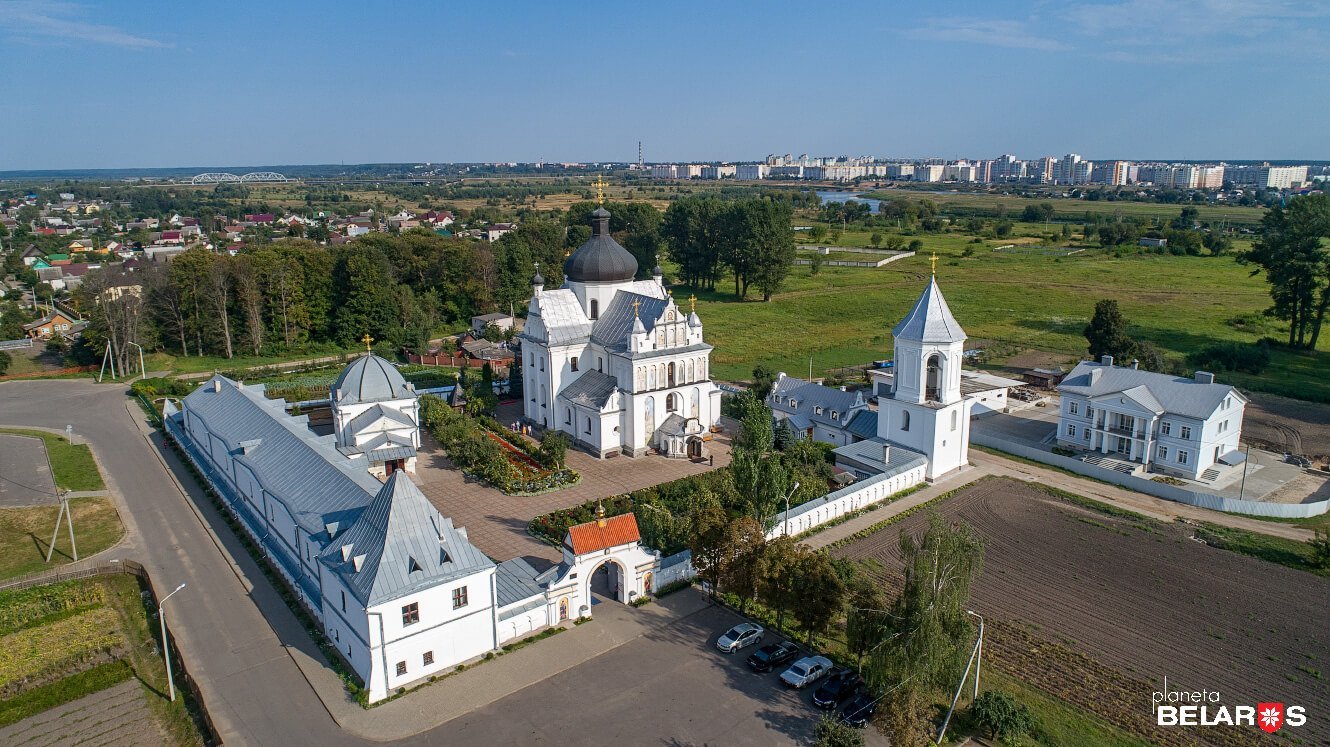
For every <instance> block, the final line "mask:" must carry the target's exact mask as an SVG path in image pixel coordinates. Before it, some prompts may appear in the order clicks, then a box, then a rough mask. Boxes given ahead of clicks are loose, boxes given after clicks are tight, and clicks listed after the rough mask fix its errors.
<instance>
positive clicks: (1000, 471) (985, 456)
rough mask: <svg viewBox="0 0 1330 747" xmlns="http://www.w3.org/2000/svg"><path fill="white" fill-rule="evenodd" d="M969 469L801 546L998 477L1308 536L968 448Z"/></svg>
mask: <svg viewBox="0 0 1330 747" xmlns="http://www.w3.org/2000/svg"><path fill="white" fill-rule="evenodd" d="M970 464H971V466H970V468H969V469H966V470H963V471H960V472H957V473H954V474H951V475H947V476H946V477H944V478H943V479H941V480H939V481H938V482H936V483H934V484H932V485H930V486H928V487H926V488H924V489H923V490H920V491H919V492H917V493H912V494H910V495H908V496H906V497H905V498H903V499H901V500H899V501H896V502H895V503H892V504H890V505H888V506H885V507H883V508H880V509H878V510H877V511H869V512H867V513H865V514H861V515H860V516H856V517H855V518H853V519H850V520H849V521H847V522H845V523H843V524H837V525H836V526H834V527H831V528H830V529H825V530H823V531H821V532H818V533H817V534H814V535H813V536H811V537H809V538H808V539H807V540H805V542H806V543H807V544H809V545H810V546H812V547H825V546H827V545H829V544H831V543H832V542H835V541H836V540H839V539H843V538H845V537H848V536H850V535H852V534H854V533H855V532H858V531H860V530H862V529H867V528H868V527H870V526H872V525H874V524H876V523H878V522H880V521H882V520H883V519H888V518H891V517H892V516H895V515H897V514H899V513H901V512H903V511H908V510H909V509H911V508H914V507H915V506H918V505H920V504H922V503H927V502H928V501H930V500H932V499H934V498H936V497H937V496H939V495H942V494H943V493H946V492H948V491H950V490H955V489H957V488H961V487H964V486H966V485H969V484H970V483H973V482H975V481H976V480H979V479H982V478H984V477H988V476H990V475H1002V476H1005V477H1014V478H1016V479H1018V480H1025V481H1027V482H1034V483H1038V484H1040V485H1047V486H1049V487H1054V488H1058V489H1060V490H1065V491H1067V492H1069V493H1075V494H1076V495H1080V496H1084V497H1086V498H1093V499H1095V500H1098V501H1103V502H1104V503H1108V504H1110V505H1113V506H1117V507H1119V508H1125V509H1127V510H1129V511H1135V512H1136V513H1139V514H1144V515H1145V516H1149V517H1151V518H1154V519H1158V520H1159V521H1170V522H1171V521H1176V520H1178V519H1187V520H1190V521H1206V522H1210V523H1211V524H1219V525H1221V526H1227V527H1233V528H1235V529H1245V530H1247V531H1251V532H1257V533H1259V534H1268V535H1270V536H1273V537H1283V538H1285V539H1292V540H1298V541H1305V540H1309V539H1311V538H1312V536H1313V532H1312V531H1311V530H1310V529H1304V528H1303V527H1300V526H1297V525H1296V524H1283V523H1280V522H1275V521H1261V520H1260V519H1253V518H1251V517H1247V516H1240V515H1238V514H1226V513H1220V512H1218V511H1208V510H1206V509H1204V508H1197V507H1195V506H1188V505H1186V504H1185V503H1174V502H1173V501H1166V500H1164V499H1163V498H1155V497H1153V496H1148V495H1145V494H1143V493H1135V492H1132V491H1130V490H1126V489H1124V488H1119V487H1117V486H1115V485H1109V484H1107V483H1100V482H1095V481H1094V480H1087V479H1084V478H1082V477H1077V476H1074V475H1069V474H1066V473H1065V472H1059V471H1057V470H1053V469H1046V468H1042V467H1036V466H1033V465H1028V464H1025V463H1023V462H1017V461H1014V460H1011V459H1007V458H1005V457H1001V456H997V455H994V454H989V453H987V452H983V451H979V450H978V449H971V450H970Z"/></svg>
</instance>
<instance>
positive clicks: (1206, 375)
mask: <svg viewBox="0 0 1330 747" xmlns="http://www.w3.org/2000/svg"><path fill="white" fill-rule="evenodd" d="M1196 381H1197V383H1200V384H1213V383H1215V375H1214V374H1212V373H1210V372H1209V371H1197V372H1196Z"/></svg>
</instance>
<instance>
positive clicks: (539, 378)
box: [520, 207, 720, 458]
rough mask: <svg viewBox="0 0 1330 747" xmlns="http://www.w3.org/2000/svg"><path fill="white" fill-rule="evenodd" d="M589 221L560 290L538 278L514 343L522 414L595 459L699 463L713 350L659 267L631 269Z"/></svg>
mask: <svg viewBox="0 0 1330 747" xmlns="http://www.w3.org/2000/svg"><path fill="white" fill-rule="evenodd" d="M609 223H610V213H609V212H608V211H607V210H605V208H604V207H600V208H598V209H597V210H596V211H595V212H593V213H592V214H591V238H590V239H589V240H587V242H586V243H584V244H582V246H580V247H578V248H577V250H576V251H574V252H573V253H572V254H571V255H569V257H568V259H567V261H566V262H565V263H564V268H563V272H564V284H563V287H562V288H558V289H550V290H547V289H546V288H545V280H544V278H542V277H541V275H540V273H539V268H537V272H536V275H535V277H533V278H532V281H531V284H532V288H531V290H532V296H531V303H530V306H529V308H528V313H527V320H526V326H525V328H524V329H523V331H522V334H521V335H520V337H521V340H522V392H523V398H524V402H523V417H524V419H525V420H526V422H527V423H529V424H531V425H533V426H536V427H537V428H552V429H556V430H560V431H563V432H565V433H567V434H568V435H569V436H570V437H571V438H572V440H573V442H574V444H576V445H577V446H578V447H579V448H582V449H584V450H586V451H589V452H591V453H592V454H595V455H597V456H600V457H606V456H610V455H613V454H618V453H623V454H626V455H628V456H633V457H639V456H644V455H646V454H648V453H653V452H654V453H658V454H662V455H665V456H670V457H693V458H700V457H702V456H703V455H704V452H705V450H706V446H705V439H706V434H707V433H709V432H710V429H711V426H712V425H714V424H715V422H716V420H717V419H718V418H719V417H720V390H719V389H718V388H716V385H715V384H714V383H713V382H712V381H711V377H710V374H711V346H710V345H708V344H707V343H706V342H705V341H704V339H703V335H702V320H701V319H700V318H699V317H698V315H697V312H696V310H695V309H693V308H692V304H691V303H690V307H689V310H688V311H687V312H685V311H684V310H683V309H681V308H679V306H678V305H677V304H676V302H675V300H674V298H673V297H672V296H671V295H670V293H669V292H668V291H667V290H666V288H665V284H664V277H663V273H662V272H661V269H660V267H656V268H654V269H653V271H652V277H651V278H650V279H649V280H637V279H635V278H636V277H637V271H638V264H637V259H636V258H635V257H633V255H632V253H630V252H629V251H628V250H627V249H624V248H623V247H622V246H620V245H619V242H618V241H615V240H614V237H613V236H612V235H610V230H609Z"/></svg>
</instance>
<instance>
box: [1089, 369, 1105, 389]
mask: <svg viewBox="0 0 1330 747" xmlns="http://www.w3.org/2000/svg"><path fill="white" fill-rule="evenodd" d="M1103 375H1104V369H1102V368H1092V369H1090V386H1094V385H1095V384H1098V383H1099V377H1100V376H1103Z"/></svg>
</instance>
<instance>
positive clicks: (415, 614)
mask: <svg viewBox="0 0 1330 747" xmlns="http://www.w3.org/2000/svg"><path fill="white" fill-rule="evenodd" d="M418 622H420V603H419V602H412V603H411V604H408V605H406V606H405V607H403V608H402V624H403V625H415V624H416V623H418Z"/></svg>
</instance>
